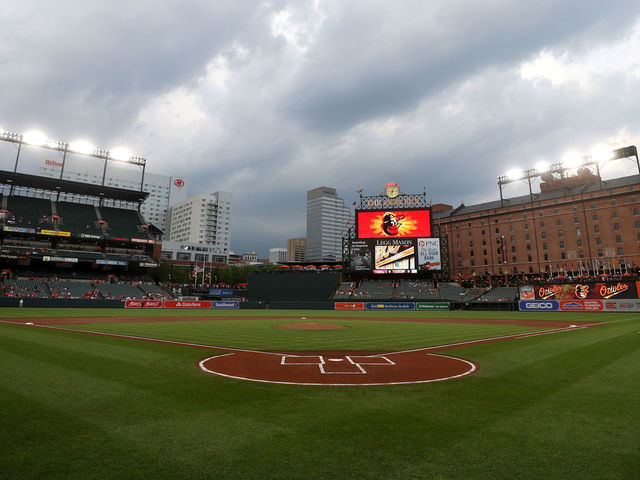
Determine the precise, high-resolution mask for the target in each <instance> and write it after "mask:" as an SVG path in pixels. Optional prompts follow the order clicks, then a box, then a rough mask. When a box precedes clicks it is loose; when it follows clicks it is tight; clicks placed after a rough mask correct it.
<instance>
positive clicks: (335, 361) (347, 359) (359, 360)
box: [280, 355, 396, 375]
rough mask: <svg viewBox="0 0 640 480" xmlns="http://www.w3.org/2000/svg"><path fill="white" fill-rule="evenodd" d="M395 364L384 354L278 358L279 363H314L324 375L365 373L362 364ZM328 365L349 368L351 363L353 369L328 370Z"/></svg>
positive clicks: (288, 356)
mask: <svg viewBox="0 0 640 480" xmlns="http://www.w3.org/2000/svg"><path fill="white" fill-rule="evenodd" d="M328 362H332V363H328ZM395 364H396V363H395V362H394V361H392V360H390V359H389V358H387V357H385V356H377V357H366V356H361V355H357V356H356V355H346V356H344V357H342V358H335V356H331V357H327V358H326V360H325V356H324V355H283V356H282V358H281V360H280V365H316V366H317V367H318V369H319V370H320V373H322V374H324V375H363V374H366V373H367V370H366V369H365V368H364V367H363V365H376V366H391V365H395ZM330 365H336V366H338V365H345V368H349V365H351V366H353V370H351V371H348V370H346V369H345V370H343V371H334V372H332V371H328V368H329V366H330Z"/></svg>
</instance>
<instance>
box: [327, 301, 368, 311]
mask: <svg viewBox="0 0 640 480" xmlns="http://www.w3.org/2000/svg"><path fill="white" fill-rule="evenodd" d="M333 308H334V309H335V310H364V302H335V304H334V306H333Z"/></svg>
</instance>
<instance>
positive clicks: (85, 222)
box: [56, 202, 102, 235]
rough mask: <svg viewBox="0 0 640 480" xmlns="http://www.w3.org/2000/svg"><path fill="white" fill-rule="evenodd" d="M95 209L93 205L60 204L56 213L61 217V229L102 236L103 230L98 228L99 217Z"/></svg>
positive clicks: (57, 205)
mask: <svg viewBox="0 0 640 480" xmlns="http://www.w3.org/2000/svg"><path fill="white" fill-rule="evenodd" d="M95 208H96V207H94V206H93V205H84V204H80V203H70V202H58V203H57V204H56V212H57V214H58V216H59V217H60V229H61V230H66V231H69V232H81V233H89V234H91V235H102V229H101V228H100V227H99V226H97V221H98V217H97V216H96V209H95Z"/></svg>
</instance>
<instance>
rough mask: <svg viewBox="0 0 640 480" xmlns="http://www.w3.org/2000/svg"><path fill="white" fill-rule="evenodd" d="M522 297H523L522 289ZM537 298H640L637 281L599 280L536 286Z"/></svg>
mask: <svg viewBox="0 0 640 480" xmlns="http://www.w3.org/2000/svg"><path fill="white" fill-rule="evenodd" d="M523 288H524V287H521V288H520V298H521V299H522V291H523V290H522V289H523ZM534 294H535V298H536V299H539V300H587V299H589V300H591V299H598V300H611V299H614V298H616V299H618V298H624V299H631V298H638V290H637V288H636V283H635V282H615V281H609V282H597V283H565V284H546V285H545V284H543V285H536V286H535V287H534Z"/></svg>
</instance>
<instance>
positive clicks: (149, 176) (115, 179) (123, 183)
mask: <svg viewBox="0 0 640 480" xmlns="http://www.w3.org/2000/svg"><path fill="white" fill-rule="evenodd" d="M62 165H63V164H62V162H61V161H57V160H50V159H43V160H42V161H41V162H40V165H39V168H38V174H39V175H42V176H45V177H50V178H60V175H61V174H62V179H63V180H72V181H76V182H84V183H90V184H95V185H100V184H101V183H102V174H103V170H102V166H100V165H99V164H98V163H92V162H87V161H86V158H81V159H73V158H68V159H67V160H66V162H65V165H64V172H62ZM104 184H105V185H106V186H109V187H116V188H124V189H129V190H140V189H141V178H140V173H139V172H138V171H137V170H132V169H126V168H118V167H111V168H109V169H108V170H107V171H106V175H105V179H104ZM142 189H143V190H144V191H146V192H148V193H149V196H148V197H147V199H146V200H145V201H144V202H143V203H142V205H141V206H140V213H141V214H142V215H143V217H144V219H145V221H146V222H147V223H151V224H153V225H155V226H156V227H157V228H159V229H160V230H162V231H163V232H164V233H165V238H168V235H167V231H168V228H169V225H168V221H167V220H168V213H169V209H170V207H171V205H174V204H176V203H179V202H182V201H184V200H186V198H187V186H186V181H185V179H184V177H180V176H170V175H160V174H156V173H148V172H145V175H144V183H143V184H142ZM67 197H68V195H65V196H64V197H63V198H62V199H63V200H71V198H67Z"/></svg>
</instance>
